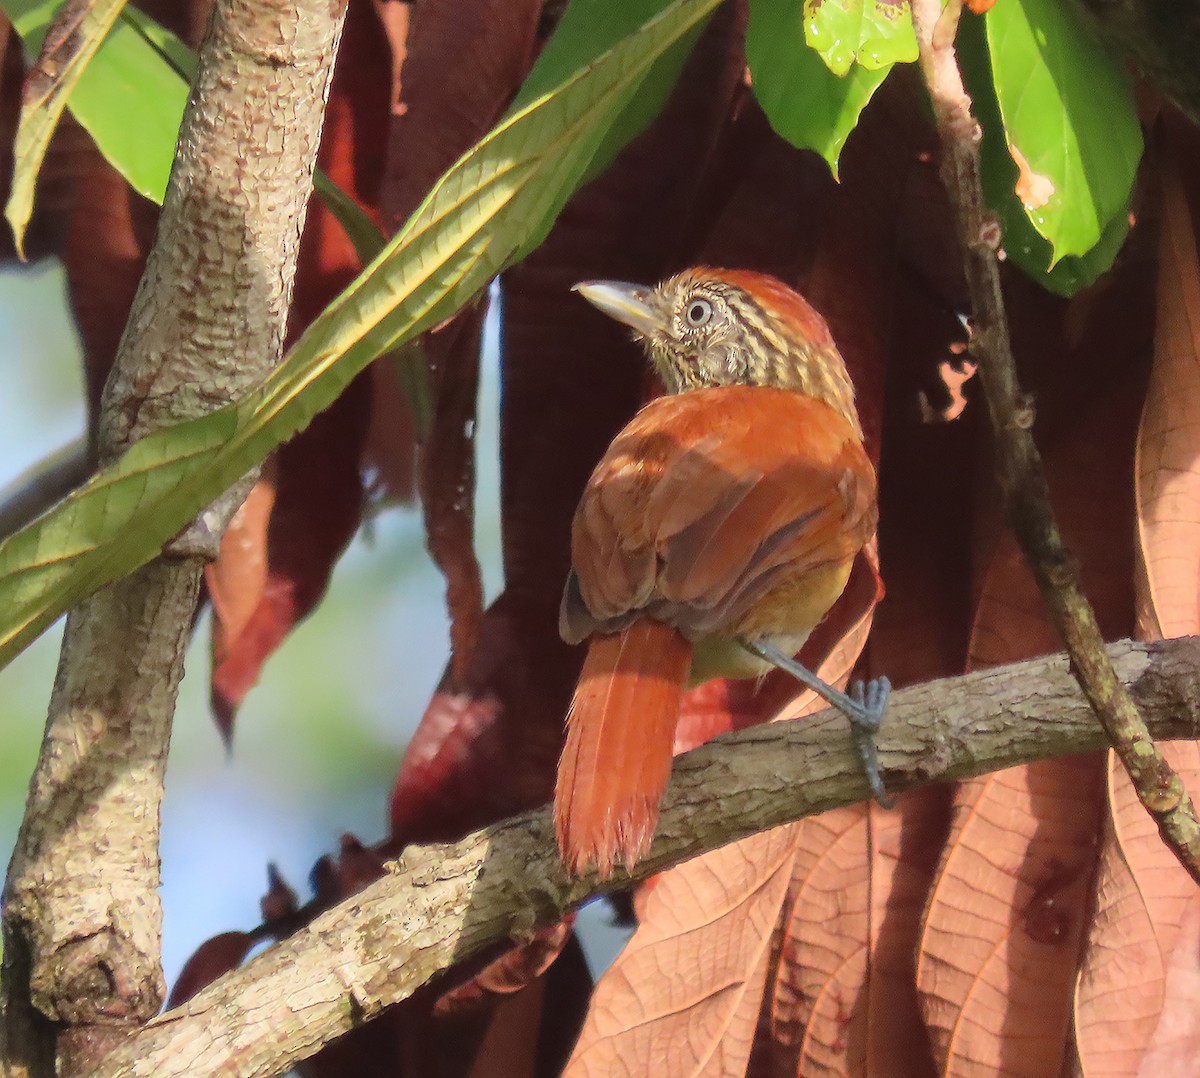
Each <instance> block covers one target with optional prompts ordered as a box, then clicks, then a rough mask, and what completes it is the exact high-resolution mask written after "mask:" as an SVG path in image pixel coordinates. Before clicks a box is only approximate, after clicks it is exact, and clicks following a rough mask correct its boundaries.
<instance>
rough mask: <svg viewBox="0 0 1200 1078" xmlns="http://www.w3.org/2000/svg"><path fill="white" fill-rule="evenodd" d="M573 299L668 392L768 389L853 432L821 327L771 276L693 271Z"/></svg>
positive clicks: (583, 288) (608, 285) (839, 372)
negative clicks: (619, 332) (840, 418)
mask: <svg viewBox="0 0 1200 1078" xmlns="http://www.w3.org/2000/svg"><path fill="white" fill-rule="evenodd" d="M575 291H577V292H578V293H579V294H580V295H581V296H583V298H584V299H586V300H587V301H588V302H589V303H591V304H593V305H594V306H596V307H598V308H599V309H600V310H601V311H603V312H604V313H605V314H607V315H609V316H611V317H612V318H615V319H616V320H617V321H618V322H624V323H625V325H627V326H629V327H630V328H631V329H632V330H633V331H634V335H635V338H636V339H637V340H639V341H640V342H641V343H642V345H643V347H644V348H645V349H646V353H647V355H648V356H649V358H650V360H651V362H652V363H653V364H654V366H655V369H656V370H657V371H658V373H659V376H660V377H661V378H662V380H663V382H664V383H665V385H666V387H667V389H668V391H670V392H672V393H681V392H684V391H686V390H690V389H702V388H705V387H708V386H729V385H761V386H777V387H779V388H781V389H790V390H794V391H795V392H798V393H805V394H808V395H809V396H813V397H818V398H820V399H822V400H825V401H827V402H828V403H829V404H831V405H833V406H834V407H835V408H837V409H838V410H839V411H840V412H843V413H845V414H846V415H848V416H849V417H850V418H851V419H852V420H853V422H854V424H855V426H857V424H858V420H857V415H856V413H855V408H854V389H853V386H852V385H851V382H850V376H849V375H848V374H847V373H846V367H845V364H844V363H843V362H842V357H841V356H840V355H839V354H838V350H837V347H836V345H835V344H834V343H833V338H832V337H831V336H830V334H829V327H828V326H827V325H826V324H825V319H823V318H822V317H821V316H820V315H819V314H818V313H817V312H816V311H815V310H814V309H813V307H812V306H811V305H810V304H809V302H808V301H807V300H806V299H805V298H804V297H803V296H801V295H800V294H799V293H797V292H796V291H794V290H793V289H791V288H789V287H788V286H787V285H785V284H784V283H783V282H782V281H780V280H778V279H777V278H775V277H771V276H770V275H768V274H765V273H755V272H753V271H751V270H722V269H709V268H707V267H697V268H695V269H689V270H684V271H683V272H682V273H678V274H676V275H675V276H674V277H670V278H668V279H667V280H665V281H663V283H662V284H660V285H658V286H657V287H647V286H645V285H636V284H629V283H627V282H625V281H583V282H581V283H580V284H577V285H576V286H575Z"/></svg>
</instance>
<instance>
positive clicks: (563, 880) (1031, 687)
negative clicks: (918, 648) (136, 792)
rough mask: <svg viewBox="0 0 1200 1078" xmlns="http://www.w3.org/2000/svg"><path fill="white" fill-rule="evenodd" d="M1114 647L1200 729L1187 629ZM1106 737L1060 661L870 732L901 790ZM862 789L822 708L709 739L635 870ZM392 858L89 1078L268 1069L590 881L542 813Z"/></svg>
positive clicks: (531, 920)
mask: <svg viewBox="0 0 1200 1078" xmlns="http://www.w3.org/2000/svg"><path fill="white" fill-rule="evenodd" d="M1109 652H1110V654H1111V656H1112V660H1113V662H1114V665H1115V667H1116V669H1117V670H1118V671H1119V672H1120V676H1121V677H1122V678H1123V679H1124V681H1125V683H1126V684H1128V685H1129V686H1130V687H1131V690H1132V692H1133V694H1134V695H1135V696H1136V697H1137V699H1138V702H1139V704H1140V705H1141V706H1142V708H1143V709H1144V710H1145V713H1146V715H1147V716H1148V717H1149V718H1150V722H1151V727H1152V729H1153V732H1154V734H1155V736H1156V737H1160V738H1170V737H1195V736H1197V734H1198V733H1200V684H1198V683H1197V681H1196V677H1195V671H1196V669H1197V664H1200V638H1191V639H1186V640H1173V641H1166V642H1164V643H1157V644H1133V643H1130V642H1128V641H1124V642H1121V643H1118V644H1114V645H1112V647H1111V648H1110V649H1109ZM1106 745H1107V742H1106V740H1105V737H1104V733H1103V731H1102V730H1101V729H1100V728H1099V726H1097V724H1096V721H1095V718H1094V716H1093V714H1092V711H1091V709H1090V708H1089V707H1088V705H1087V702H1086V701H1085V700H1084V699H1083V698H1082V697H1081V696H1080V694H1079V689H1078V686H1077V685H1076V683H1075V681H1074V680H1073V678H1072V676H1071V674H1070V671H1069V669H1068V665H1067V660H1066V657H1065V656H1061V655H1059V656H1053V657H1051V658H1045V659H1037V660H1034V661H1032V662H1025V663H1017V664H1014V665H1012V666H1007V667H998V668H996V669H993V670H988V671H984V672H982V673H977V674H969V675H967V676H965V677H959V678H950V679H947V680H945V681H938V682H931V683H929V684H927V685H921V686H917V687H916V688H912V689H907V690H905V691H902V692H898V693H896V694H895V696H894V697H893V698H892V703H891V707H890V710H889V713H888V719H887V721H886V723H885V724H884V728H883V730H882V731H881V732H880V735H879V752H880V759H881V762H882V764H883V766H884V771H885V774H886V778H887V786H888V790H889V791H892V790H894V791H897V792H899V791H902V790H906V789H911V788H913V787H916V786H922V785H927V784H929V783H933V782H938V781H942V780H947V779H963V778H968V777H970V776H973V775H980V774H984V773H986V772H990V771H995V770H998V769H1000V768H1004V767H1009V766H1011V765H1013V764H1019V763H1026V762H1028V761H1030V760H1035V759H1042V758H1045V757H1048V756H1055V755H1061V754H1064V753H1075V752H1083V751H1088V750H1093V749H1100V748H1104V747H1106ZM866 795H867V789H866V783H865V781H864V779H863V778H862V773H861V768H860V767H859V764H858V757H857V756H856V754H855V751H854V748H853V746H852V744H851V741H850V737H849V734H848V731H847V728H846V725H845V720H844V719H842V718H841V717H840V716H839V715H837V714H836V713H835V712H831V711H825V712H823V713H822V714H820V715H818V716H814V717H812V718H809V719H799V720H795V721H792V722H781V723H774V724H769V725H766V726H758V727H754V728H752V729H749V730H743V731H741V732H740V733H737V734H733V735H728V736H726V737H722V738H718V739H717V740H715V741H712V742H709V743H708V744H707V745H704V746H702V747H701V748H699V749H696V750H695V751H694V752H690V753H688V754H687V755H686V756H683V757H681V758H680V759H679V760H677V761H676V767H675V773H674V775H673V776H672V779H671V785H670V787H669V789H668V791H667V796H666V799H665V801H664V805H663V813H662V820H661V823H660V825H659V830H658V833H657V835H656V837H655V841H654V846H653V847H652V849H651V851H650V854H649V856H648V857H647V858H646V859H645V860H644V861H642V862H641V863H640V864H639V865H638V866H637V870H636V872H635V875H634V878H637V879H641V878H644V877H646V876H649V875H651V874H652V873H655V872H660V871H662V870H663V869H665V868H667V867H669V866H670V865H673V864H676V863H678V862H680V861H683V860H686V859H687V858H689V857H694V856H696V855H697V854H700V853H703V852H705V851H708V850H712V849H715V848H717V847H718V846H722V845H724V844H725V843H727V842H731V841H734V840H736V839H739V838H743V837H745V836H746V835H748V834H751V833H753V832H756V831H761V830H765V829H767V828H770V827H774V826H776V825H778V824H782V823H787V822H789V821H793V820H797V819H799V818H801V817H802V816H808V815H812V814H815V813H818V812H824V811H825V810H827V809H830V808H834V807H836V806H838V805H845V804H849V803H851V802H854V801H859V800H861V799H863V798H864V797H865V796H866ZM389 867H390V869H391V871H390V873H389V875H387V876H385V877H384V878H383V879H381V880H379V881H377V882H376V883H374V884H372V885H371V886H369V887H367V888H365V889H364V890H363V891H361V892H360V893H359V894H357V895H355V896H354V897H352V898H350V899H348V900H347V901H345V902H343V903H341V904H340V905H339V906H337V907H335V908H334V909H332V910H329V911H328V912H327V913H325V914H323V915H322V916H320V917H318V918H317V919H316V920H315V921H313V922H312V924H310V925H309V926H308V927H306V928H304V929H302V930H301V931H300V932H298V933H297V934H296V935H295V936H293V937H291V938H289V939H287V940H285V941H283V942H282V943H279V944H276V945H274V946H273V947H271V948H269V949H268V950H266V951H264V952H263V953H262V954H260V955H258V956H257V957H256V958H254V959H252V960H251V961H250V962H249V963H248V964H247V965H246V966H244V967H243V968H241V969H239V970H235V971H234V972H232V973H230V974H227V975H226V976H224V977H222V978H220V979H219V980H218V981H216V982H214V983H213V984H212V985H210V986H209V987H208V988H206V989H205V990H204V991H202V992H201V993H199V994H198V995H197V996H195V997H194V998H193V999H192V1000H190V1001H189V1002H188V1003H186V1004H185V1005H183V1006H182V1007H179V1008H177V1009H176V1010H174V1011H170V1012H168V1013H167V1014H164V1015H162V1016H161V1017H160V1018H158V1019H156V1020H155V1021H153V1022H151V1023H150V1024H149V1025H148V1026H145V1027H143V1028H142V1029H140V1030H138V1031H136V1032H135V1033H133V1034H132V1035H131V1036H130V1038H129V1040H128V1041H127V1042H126V1043H125V1044H124V1045H123V1046H122V1047H121V1048H119V1049H118V1050H117V1051H116V1052H115V1053H114V1054H113V1055H112V1056H110V1057H109V1058H108V1059H107V1060H106V1061H105V1062H104V1063H103V1064H102V1065H101V1066H100V1068H99V1069H98V1070H97V1071H96V1072H95V1076H96V1078H133V1076H138V1075H146V1076H148V1075H155V1076H158V1078H167V1076H170V1075H181V1076H182V1075H188V1076H190V1078H205V1076H214V1075H223V1076H232V1075H237V1076H240V1078H259V1076H261V1078H266V1076H267V1075H273V1074H277V1073H279V1072H281V1071H284V1070H286V1069H287V1068H288V1067H289V1066H291V1065H292V1064H294V1063H295V1062H297V1061H298V1060H300V1059H304V1058H306V1057H307V1056H309V1055H311V1054H313V1053H314V1052H315V1051H317V1049H318V1048H320V1047H321V1046H322V1045H323V1044H325V1043H328V1042H329V1041H331V1040H333V1039H334V1038H335V1037H338V1036H341V1035H342V1034H344V1033H347V1032H349V1031H350V1030H352V1029H354V1028H355V1027H357V1026H360V1025H362V1024H363V1023H364V1022H366V1021H368V1020H370V1019H371V1018H373V1017H375V1016H376V1015H378V1014H379V1012H380V1011H381V1010H383V1008H384V1007H386V1006H388V1005H389V1004H392V1003H396V1002H398V1001H400V1000H402V999H405V998H406V997H408V996H409V995H411V994H412V993H413V992H414V991H415V990H416V989H417V988H419V987H420V986H421V985H422V984H424V983H425V982H426V981H428V980H430V978H432V977H433V976H435V975H436V974H437V973H438V972H440V971H441V970H444V969H446V968H448V967H449V966H451V965H452V964H454V963H455V962H459V961H462V960H464V959H467V958H469V957H470V956H472V955H474V954H477V953H479V952H480V951H481V950H482V949H483V948H485V947H487V946H489V945H495V944H497V943H503V942H505V941H507V940H510V939H511V940H518V941H519V940H521V939H524V938H527V937H528V935H529V933H530V932H532V931H533V930H534V929H535V928H537V927H538V926H540V925H545V924H548V923H552V922H553V921H555V920H557V919H558V918H560V917H561V916H562V915H563V913H564V912H565V911H566V910H567V909H568V908H570V907H571V906H572V905H575V904H578V903H579V902H581V901H582V900H583V899H585V898H587V897H588V896H590V895H592V894H596V893H597V892H598V891H600V890H601V888H600V887H598V886H597V884H596V882H595V880H594V879H590V878H585V879H583V880H574V881H573V880H570V879H568V877H567V876H566V875H565V874H564V872H563V870H562V867H561V865H560V863H559V860H558V855H557V852H556V847H555V844H554V830H553V824H552V822H551V817H550V813H549V811H548V810H546V809H543V810H542V811H540V812H535V813H530V814H528V815H525V816H519V817H515V818H513V819H511V820H505V821H503V822H501V823H498V824H496V825H494V826H493V827H489V828H487V829H486V830H483V831H478V832H476V833H474V834H472V835H468V836H467V837H466V838H465V839H463V840H462V841H461V842H457V843H453V844H450V845H445V846H426V847H413V848H411V849H409V850H407V851H406V852H405V853H404V855H403V857H402V858H401V859H400V861H398V862H397V863H395V864H394V865H392V866H389ZM626 881H627V877H624V876H621V875H619V876H618V878H617V879H615V880H612V881H610V882H609V883H608V884H607V885H606V886H608V887H620V886H623V885H624V884H625V882H626Z"/></svg>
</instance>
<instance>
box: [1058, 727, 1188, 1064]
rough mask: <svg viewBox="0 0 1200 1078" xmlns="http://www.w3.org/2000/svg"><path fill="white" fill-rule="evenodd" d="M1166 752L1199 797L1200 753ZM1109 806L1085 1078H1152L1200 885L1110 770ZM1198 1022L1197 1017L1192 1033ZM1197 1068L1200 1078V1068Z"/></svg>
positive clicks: (1085, 994) (1089, 972)
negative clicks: (1152, 1054)
mask: <svg viewBox="0 0 1200 1078" xmlns="http://www.w3.org/2000/svg"><path fill="white" fill-rule="evenodd" d="M1163 751H1164V754H1165V755H1166V756H1167V758H1168V760H1169V761H1170V762H1171V764H1172V765H1173V766H1174V767H1175V768H1176V769H1177V770H1178V771H1179V774H1180V778H1182V779H1183V780H1184V783H1185V784H1186V785H1187V786H1188V788H1189V789H1191V790H1196V789H1198V788H1200V748H1197V746H1196V745H1194V744H1191V743H1188V744H1180V743H1177V744H1173V745H1165V746H1163ZM1109 799H1110V804H1111V811H1112V819H1111V823H1110V827H1109V830H1108V833H1107V834H1106V836H1105V844H1104V849H1103V852H1102V854H1101V861H1100V876H1099V880H1098V881H1097V887H1096V896H1097V897H1096V914H1095V918H1094V920H1093V922H1092V928H1091V932H1090V935H1089V938H1088V943H1087V952H1086V954H1085V956H1084V964H1083V969H1082V971H1081V973H1080V978H1079V987H1078V989H1077V991H1076V1000H1075V1029H1076V1042H1077V1045H1078V1051H1079V1059H1080V1072H1081V1073H1082V1074H1083V1075H1084V1076H1085V1078H1092V1076H1098V1075H1105V1076H1117V1075H1135V1074H1141V1073H1146V1072H1145V1071H1144V1062H1143V1057H1144V1056H1145V1053H1146V1052H1148V1051H1149V1050H1150V1049H1151V1048H1152V1047H1155V1045H1154V1040H1153V1038H1154V1033H1155V1030H1156V1029H1157V1028H1158V1026H1159V1022H1160V1017H1159V1016H1160V1014H1161V1013H1162V1011H1163V1007H1164V1005H1165V1004H1166V1002H1167V977H1168V970H1169V969H1170V968H1171V966H1172V961H1173V956H1175V955H1176V952H1177V951H1178V949H1179V935H1180V926H1181V925H1182V924H1183V921H1184V917H1185V915H1186V913H1187V910H1188V906H1189V904H1190V903H1193V902H1194V901H1195V897H1196V885H1195V883H1193V882H1192V880H1191V878H1190V877H1189V876H1188V875H1187V873H1186V872H1184V871H1183V869H1182V868H1180V866H1179V863H1178V862H1177V861H1176V860H1175V858H1174V856H1173V855H1172V854H1171V853H1169V852H1168V851H1167V848H1166V847H1165V846H1164V845H1163V843H1162V839H1161V838H1159V835H1158V828H1157V827H1156V826H1155V823H1154V821H1153V820H1152V819H1151V818H1150V816H1149V815H1148V814H1147V813H1146V811H1145V809H1143V808H1142V806H1141V805H1140V804H1139V803H1138V800H1137V797H1136V796H1135V794H1134V793H1133V790H1132V788H1131V787H1130V784H1129V780H1128V778H1126V776H1125V772H1124V771H1123V770H1122V769H1121V768H1120V765H1119V764H1117V763H1115V762H1113V763H1111V764H1110V767H1109ZM1198 958H1200V955H1197V953H1196V951H1195V950H1194V949H1193V950H1192V951H1191V952H1190V953H1189V954H1187V955H1184V956H1181V957H1180V958H1179V960H1178V961H1176V962H1175V965H1176V967H1177V969H1176V978H1178V977H1180V976H1184V970H1183V967H1182V965H1181V964H1182V963H1183V962H1185V961H1188V960H1190V962H1191V964H1192V966H1193V969H1195V967H1196V963H1197V959H1198ZM1196 1013H1197V1012H1196V1011H1195V1010H1194V1009H1193V1011H1192V1029H1193V1033H1194V1030H1195V1028H1196V1026H1195V1022H1196V1018H1195V1016H1196ZM1176 1032H1177V1035H1178V1033H1179V1031H1178V1030H1177V1031H1176ZM1190 1066H1191V1072H1192V1073H1194V1070H1195V1060H1194V1059H1193V1060H1191V1061H1190ZM1151 1073H1154V1074H1156V1075H1157V1074H1160V1073H1170V1072H1166V1071H1155V1072H1151Z"/></svg>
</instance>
